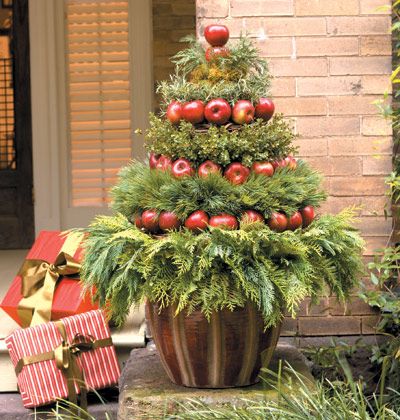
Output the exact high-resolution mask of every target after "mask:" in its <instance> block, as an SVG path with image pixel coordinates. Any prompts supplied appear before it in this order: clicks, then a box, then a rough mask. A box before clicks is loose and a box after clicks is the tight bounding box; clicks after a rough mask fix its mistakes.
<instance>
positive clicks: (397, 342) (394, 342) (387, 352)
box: [361, 246, 400, 406]
mask: <svg viewBox="0 0 400 420" xmlns="http://www.w3.org/2000/svg"><path fill="white" fill-rule="evenodd" d="M399 261H400V246H396V247H387V248H385V249H382V250H378V253H377V254H376V255H375V257H374V261H373V262H371V263H370V264H369V265H368V268H369V269H370V278H371V282H372V284H373V285H374V286H378V288H377V289H375V290H367V289H366V290H364V291H363V292H362V293H361V297H362V298H363V299H364V301H365V302H367V303H368V304H369V305H370V306H372V307H373V308H376V309H378V310H379V311H380V321H379V323H378V325H377V333H380V334H384V335H385V337H386V339H385V340H383V341H382V343H380V344H379V345H376V346H373V347H372V358H371V360H372V362H373V363H374V364H375V365H376V366H377V367H378V369H380V370H381V371H384V372H387V382H388V383H387V386H388V387H389V388H392V389H400V289H399V274H400V270H399V268H400V267H399ZM388 394H389V398H391V397H393V393H391V392H388ZM399 406H400V405H399Z"/></svg>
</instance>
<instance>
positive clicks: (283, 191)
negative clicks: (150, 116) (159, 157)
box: [111, 162, 325, 220]
mask: <svg viewBox="0 0 400 420" xmlns="http://www.w3.org/2000/svg"><path fill="white" fill-rule="evenodd" d="M320 183H321V176H320V175H319V174H318V173H317V172H315V171H313V170H312V169H310V167H309V166H308V165H307V164H306V163H304V162H299V163H298V165H297V168H296V169H294V170H291V169H288V168H281V169H278V170H277V171H276V172H275V174H274V175H273V176H272V177H266V176H263V175H256V174H252V175H251V176H250V178H249V179H248V181H247V182H246V183H244V184H242V185H233V184H232V183H230V182H229V181H228V180H227V179H226V178H224V177H223V176H222V175H219V174H217V175H212V176H208V177H206V178H201V177H198V176H194V177H185V178H183V179H182V178H181V179H176V178H174V177H173V176H172V174H171V173H170V172H164V171H160V170H151V169H149V167H148V166H147V165H144V164H141V163H138V162H133V163H131V164H130V165H128V166H127V167H125V168H124V169H123V170H122V171H121V173H120V180H119V183H118V184H117V185H116V186H115V187H114V188H113V189H112V193H111V194H112V197H113V203H112V207H113V209H114V210H115V211H117V212H120V213H122V214H124V215H125V216H126V217H127V218H130V217H132V216H133V215H134V214H137V213H141V212H142V211H143V210H145V209H156V210H159V211H162V210H166V211H173V212H175V213H176V214H177V216H178V217H179V218H180V219H181V220H185V219H186V217H187V216H189V215H190V214H191V213H192V212H193V211H195V210H199V209H202V210H204V211H205V212H206V213H208V214H209V215H216V214H220V213H229V214H233V215H235V216H237V217H240V215H241V213H243V211H244V210H247V209H254V210H257V211H259V212H261V213H262V214H264V216H265V217H268V216H269V215H270V214H271V213H272V212H273V211H283V212H285V213H286V214H288V215H292V214H293V213H294V212H295V211H297V210H298V209H300V208H303V207H305V206H306V205H312V206H316V207H317V206H319V204H320V203H321V201H322V200H324V199H325V193H324V192H323V191H321V190H320V187H319V185H320Z"/></svg>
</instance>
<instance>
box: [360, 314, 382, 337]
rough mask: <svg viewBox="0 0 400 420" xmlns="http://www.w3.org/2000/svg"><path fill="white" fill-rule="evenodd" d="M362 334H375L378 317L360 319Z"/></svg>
mask: <svg viewBox="0 0 400 420" xmlns="http://www.w3.org/2000/svg"><path fill="white" fill-rule="evenodd" d="M361 320H362V321H361V332H362V334H376V333H377V331H376V326H377V324H378V322H379V315H368V316H363V317H362V318H361Z"/></svg>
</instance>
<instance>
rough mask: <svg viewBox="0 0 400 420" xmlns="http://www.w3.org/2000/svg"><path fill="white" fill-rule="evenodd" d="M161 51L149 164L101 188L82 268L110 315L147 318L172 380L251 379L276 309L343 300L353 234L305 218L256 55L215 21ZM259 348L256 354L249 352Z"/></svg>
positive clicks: (308, 202)
mask: <svg viewBox="0 0 400 420" xmlns="http://www.w3.org/2000/svg"><path fill="white" fill-rule="evenodd" d="M205 36H206V39H207V41H208V42H209V43H210V44H211V46H210V47H209V48H207V50H206V51H205V50H204V49H203V47H202V46H201V45H200V44H199V43H198V42H196V41H195V40H194V39H189V40H188V39H186V40H187V41H189V47H188V48H187V49H186V50H183V51H182V52H180V53H178V54H177V55H176V56H175V57H174V62H175V64H176V73H175V75H174V76H172V77H171V80H170V81H169V82H162V83H161V84H160V87H159V93H160V94H161V97H162V112H161V115H160V116H155V115H151V116H150V128H149V130H148V132H147V135H146V144H147V148H148V150H149V152H150V158H149V162H148V163H147V162H146V163H141V162H132V163H131V164H130V165H128V166H127V167H125V168H123V169H122V170H121V172H120V174H119V181H118V184H117V185H116V186H115V187H114V188H113V190H112V198H113V202H112V208H113V209H114V210H115V212H116V214H115V215H114V216H101V217H98V218H96V219H95V220H94V221H93V223H92V224H91V225H90V226H89V227H88V229H87V230H86V231H87V232H88V235H87V239H86V242H85V246H86V255H85V259H84V262H83V270H82V275H81V277H82V279H83V281H84V282H85V283H86V285H87V286H88V287H92V286H95V287H96V290H97V296H96V297H97V298H99V299H100V301H101V302H102V304H104V305H106V307H107V308H108V309H109V311H110V313H111V316H112V317H114V319H115V320H116V321H117V322H122V321H123V319H124V317H125V316H126V315H127V313H128V311H129V308H130V307H131V305H132V304H140V303H141V302H143V301H144V300H147V314H148V315H147V316H148V319H149V321H150V325H151V328H152V333H153V336H154V339H155V343H156V346H157V348H158V351H159V353H160V357H161V360H162V362H163V364H164V367H165V369H166V371H167V373H168V375H169V377H170V378H171V380H172V381H174V382H175V383H178V384H182V385H186V386H195V387H211V388H213V387H215V388H218V387H229V386H243V385H249V384H251V383H254V382H255V381H256V380H257V375H258V371H259V369H260V367H261V363H262V362H264V364H267V363H268V361H269V359H270V357H271V355H272V352H273V350H274V348H275V345H276V342H277V340H278V337H279V327H280V323H281V320H282V318H283V314H284V312H285V311H288V312H289V313H290V314H292V315H293V316H295V314H296V309H297V307H298V305H299V303H300V302H301V301H302V300H303V299H304V298H305V297H306V296H311V297H312V298H313V299H317V297H318V296H319V295H320V294H321V293H323V288H324V285H325V284H327V285H328V286H329V287H330V288H331V290H332V292H333V293H334V294H336V295H337V296H338V297H339V298H340V299H342V300H343V299H345V298H346V297H347V295H348V293H349V291H350V290H351V289H352V288H353V287H354V285H355V284H356V282H357V275H358V273H359V271H360V268H361V260H360V253H361V250H362V247H363V241H362V240H361V238H360V237H359V235H358V233H357V231H356V230H355V229H354V228H352V226H351V220H352V218H353V213H354V212H353V211H352V210H347V211H344V212H341V213H339V214H338V215H321V216H319V217H315V209H317V208H318V206H319V205H320V203H321V202H322V201H323V200H324V199H325V197H326V195H325V193H324V192H323V191H322V190H321V188H320V183H321V176H320V175H319V174H318V173H317V172H315V171H314V170H312V169H311V168H310V167H309V166H308V165H307V164H306V163H305V162H303V161H301V160H296V159H295V158H293V154H294V153H295V151H296V149H295V147H294V146H293V143H292V142H293V139H294V135H293V133H292V130H291V128H290V125H289V124H288V123H287V122H286V121H285V120H284V119H283V117H282V115H280V114H277V115H275V116H274V117H273V118H272V114H273V113H274V104H273V102H272V100H271V99H270V98H267V97H266V92H267V91H268V88H269V85H270V78H271V77H270V74H269V72H268V67H267V63H266V62H265V61H264V60H263V59H261V58H260V57H259V55H258V52H257V50H256V49H255V48H254V46H253V45H252V44H251V42H250V41H249V40H248V39H247V38H245V37H241V38H240V39H239V40H238V41H237V42H236V44H234V45H233V46H230V48H229V49H228V48H227V47H226V46H225V44H226V42H227V40H228V37H229V32H228V29H227V28H226V27H225V26H223V25H211V26H209V27H207V28H206V30H205ZM262 359H264V360H262Z"/></svg>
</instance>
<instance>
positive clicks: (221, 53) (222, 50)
mask: <svg viewBox="0 0 400 420" xmlns="http://www.w3.org/2000/svg"><path fill="white" fill-rule="evenodd" d="M228 55H229V50H228V48H226V47H210V48H207V49H206V54H205V56H206V60H207V61H209V62H210V61H214V60H216V59H217V58H220V57H228Z"/></svg>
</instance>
